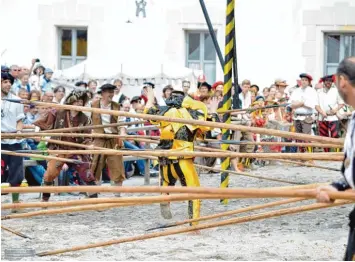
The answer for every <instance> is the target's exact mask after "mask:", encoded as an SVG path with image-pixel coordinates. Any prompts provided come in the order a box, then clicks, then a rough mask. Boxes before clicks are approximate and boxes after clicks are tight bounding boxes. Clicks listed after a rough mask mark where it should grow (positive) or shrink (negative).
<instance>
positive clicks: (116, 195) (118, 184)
mask: <svg viewBox="0 0 355 262" xmlns="http://www.w3.org/2000/svg"><path fill="white" fill-rule="evenodd" d="M112 186H122V182H113V183H112ZM114 196H115V197H121V193H120V192H117V193H114Z"/></svg>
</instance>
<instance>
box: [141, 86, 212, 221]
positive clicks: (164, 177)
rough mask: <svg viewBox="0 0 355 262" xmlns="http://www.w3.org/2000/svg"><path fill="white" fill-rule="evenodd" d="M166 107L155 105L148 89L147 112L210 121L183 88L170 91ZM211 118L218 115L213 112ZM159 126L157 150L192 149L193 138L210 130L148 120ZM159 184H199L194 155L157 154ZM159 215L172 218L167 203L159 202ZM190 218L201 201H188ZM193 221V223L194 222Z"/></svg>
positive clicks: (152, 94)
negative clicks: (159, 175)
mask: <svg viewBox="0 0 355 262" xmlns="http://www.w3.org/2000/svg"><path fill="white" fill-rule="evenodd" d="M166 105H167V106H155V105H154V93H153V90H152V89H151V88H149V90H148V101H147V104H146V107H145V111H144V112H145V113H146V114H152V115H160V116H166V117H175V118H184V119H194V120H204V121H206V120H211V119H208V115H207V107H206V105H205V104H204V103H202V102H199V101H195V100H193V99H192V98H191V97H190V96H185V94H184V92H182V91H176V90H175V91H172V94H171V97H170V98H169V99H167V100H166ZM213 118H215V119H216V118H218V116H217V114H214V116H213ZM151 122H152V123H153V124H159V125H160V132H161V135H160V143H159V145H158V147H157V149H158V150H159V149H162V150H175V151H179V152H181V151H182V152H192V151H193V150H194V140H195V139H196V137H197V136H200V135H202V134H203V133H205V132H206V131H209V130H210V129H209V128H208V127H203V126H195V125H188V124H181V123H173V122H166V121H159V122H158V121H151ZM159 165H160V174H161V181H160V185H161V186H174V185H175V183H176V181H177V180H180V183H181V185H182V186H188V187H198V186H200V181H199V177H198V174H197V172H196V170H195V167H194V164H193V157H191V156H186V157H176V156H172V157H167V158H166V157H160V158H159ZM160 208H161V214H162V216H163V217H164V218H166V219H170V218H172V214H171V211H170V205H169V204H166V203H163V204H161V205H160ZM188 214H189V218H198V217H199V216H200V200H192V201H189V204H188ZM194 224H196V223H194Z"/></svg>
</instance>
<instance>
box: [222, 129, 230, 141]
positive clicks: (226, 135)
mask: <svg viewBox="0 0 355 262" xmlns="http://www.w3.org/2000/svg"><path fill="white" fill-rule="evenodd" d="M229 138H230V130H228V131H226V132H225V133H223V134H222V139H223V140H229Z"/></svg>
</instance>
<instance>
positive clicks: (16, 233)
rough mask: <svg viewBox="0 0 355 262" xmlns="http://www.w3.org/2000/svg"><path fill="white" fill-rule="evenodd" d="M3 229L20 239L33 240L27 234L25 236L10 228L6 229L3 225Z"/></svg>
mask: <svg viewBox="0 0 355 262" xmlns="http://www.w3.org/2000/svg"><path fill="white" fill-rule="evenodd" d="M1 229H4V230H5V231H8V232H10V233H12V234H15V235H17V236H19V237H22V238H28V239H32V238H31V237H29V236H27V235H25V234H23V233H21V232H18V231H15V230H13V229H11V228H8V227H4V226H3V225H1Z"/></svg>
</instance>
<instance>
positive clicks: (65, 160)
mask: <svg viewBox="0 0 355 262" xmlns="http://www.w3.org/2000/svg"><path fill="white" fill-rule="evenodd" d="M1 154H4V155H10V156H20V157H35V158H41V159H46V160H58V161H61V162H65V163H71V164H81V163H83V162H82V161H80V160H76V159H68V158H63V157H56V156H45V155H40V154H28V153H16V152H12V151H7V150H1Z"/></svg>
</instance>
